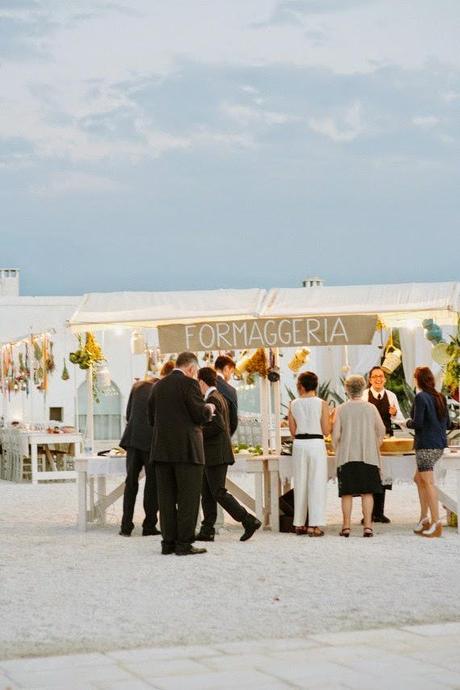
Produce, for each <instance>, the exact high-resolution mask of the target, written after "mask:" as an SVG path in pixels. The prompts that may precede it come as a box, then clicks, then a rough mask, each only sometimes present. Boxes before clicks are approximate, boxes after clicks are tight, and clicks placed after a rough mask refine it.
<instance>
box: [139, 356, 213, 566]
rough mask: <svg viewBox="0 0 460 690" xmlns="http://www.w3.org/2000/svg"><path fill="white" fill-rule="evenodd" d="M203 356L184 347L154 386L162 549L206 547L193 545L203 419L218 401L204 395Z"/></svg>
mask: <svg viewBox="0 0 460 690" xmlns="http://www.w3.org/2000/svg"><path fill="white" fill-rule="evenodd" d="M197 371H198V360H197V358H196V356H195V355H194V354H193V353H192V352H182V353H181V354H180V355H179V357H178V358H177V362H176V368H175V369H174V370H173V371H172V372H171V373H170V374H169V376H166V377H165V378H164V379H162V380H161V381H159V382H158V383H157V384H156V385H155V386H154V387H153V389H152V393H151V395H150V399H149V404H148V408H149V421H150V424H151V425H152V426H153V437H152V448H151V452H150V461H151V462H152V463H153V464H154V466H155V474H156V479H157V486H158V498H159V504H160V514H161V533H162V536H163V541H162V551H161V552H162V553H163V554H165V555H167V554H170V553H176V554H177V555H178V556H187V555H189V554H198V553H206V549H197V548H195V547H194V546H192V543H193V541H194V540H195V526H196V522H197V519H198V510H199V507H200V491H201V483H202V480H203V466H204V449H203V432H202V429H201V427H202V425H203V424H205V423H206V422H208V421H209V420H210V419H211V416H212V414H213V412H214V406H213V405H211V404H207V403H205V402H204V400H203V396H202V394H201V391H200V387H199V385H198V382H197V381H196V375H197Z"/></svg>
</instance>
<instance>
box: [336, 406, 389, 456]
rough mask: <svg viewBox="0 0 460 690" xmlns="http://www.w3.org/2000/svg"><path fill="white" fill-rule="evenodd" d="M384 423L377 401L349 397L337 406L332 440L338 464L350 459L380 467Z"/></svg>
mask: <svg viewBox="0 0 460 690" xmlns="http://www.w3.org/2000/svg"><path fill="white" fill-rule="evenodd" d="M384 436H385V425H384V424H383V422H382V420H381V418H380V415H379V413H378V410H377V408H376V407H375V405H372V404H371V403H369V402H365V401H364V400H349V401H348V402H346V403H343V404H342V405H340V406H339V407H338V408H337V413H336V418H335V422H334V428H333V430H332V441H333V443H334V447H335V457H336V463H337V467H340V466H341V465H344V464H345V463H347V462H366V463H367V464H368V465H376V466H377V467H381V458H380V452H379V448H380V444H381V442H382V439H383V438H384Z"/></svg>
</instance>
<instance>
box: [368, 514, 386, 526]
mask: <svg viewBox="0 0 460 690" xmlns="http://www.w3.org/2000/svg"><path fill="white" fill-rule="evenodd" d="M372 519H373V520H374V522H383V524H384V525H388V524H389V523H390V522H391V520H390V518H387V516H386V515H374V517H373V518H372Z"/></svg>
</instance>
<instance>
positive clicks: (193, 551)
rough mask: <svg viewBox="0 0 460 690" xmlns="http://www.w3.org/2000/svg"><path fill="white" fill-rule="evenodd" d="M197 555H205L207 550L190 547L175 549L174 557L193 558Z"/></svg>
mask: <svg viewBox="0 0 460 690" xmlns="http://www.w3.org/2000/svg"><path fill="white" fill-rule="evenodd" d="M198 553H207V549H197V548H195V547H194V546H191V547H190V548H189V549H176V551H175V554H176V556H195V555H196V554H198Z"/></svg>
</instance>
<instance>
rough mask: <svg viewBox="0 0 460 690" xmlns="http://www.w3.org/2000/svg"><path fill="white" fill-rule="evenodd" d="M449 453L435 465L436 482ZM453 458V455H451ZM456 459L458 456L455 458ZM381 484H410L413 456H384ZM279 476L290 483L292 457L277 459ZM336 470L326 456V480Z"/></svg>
mask: <svg viewBox="0 0 460 690" xmlns="http://www.w3.org/2000/svg"><path fill="white" fill-rule="evenodd" d="M448 457H449V453H447V452H446V453H445V455H444V456H443V458H442V461H441V460H440V461H439V462H438V463H437V464H436V465H435V475H436V480H437V481H442V480H443V479H444V477H445V475H446V471H447V469H448V462H449V460H448ZM452 457H454V455H452ZM456 457H458V456H456ZM382 459H383V483H384V484H397V483H412V482H413V481H414V474H415V470H416V469H417V468H416V464H415V455H385V456H383V458H382ZM279 475H280V479H281V481H290V480H291V479H292V476H293V470H292V456H291V455H282V456H281V457H280V459H279ZM336 477H337V470H336V466H335V456H334V455H329V456H328V478H329V479H335V478H336Z"/></svg>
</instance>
